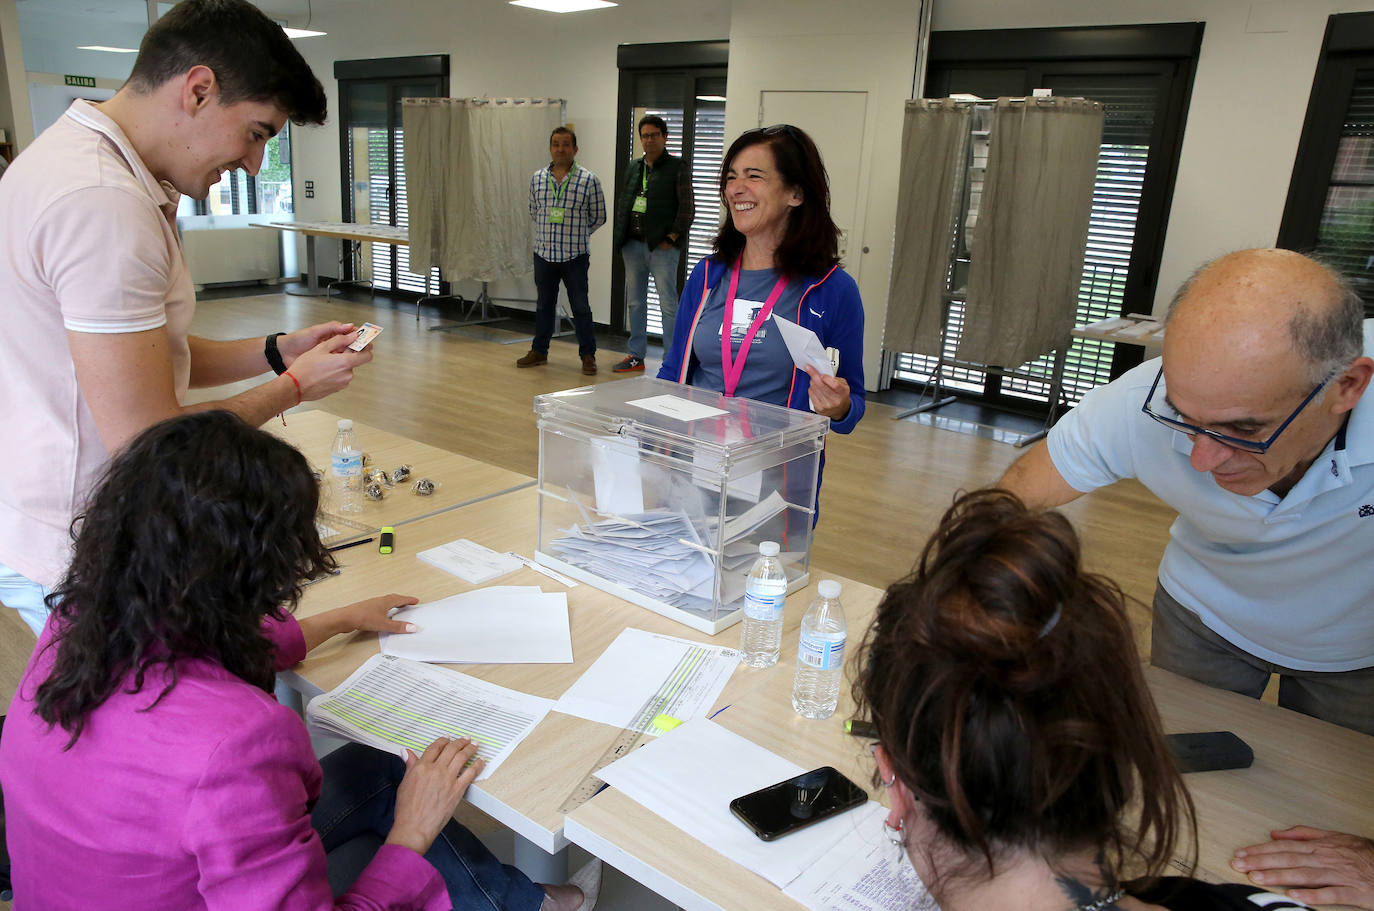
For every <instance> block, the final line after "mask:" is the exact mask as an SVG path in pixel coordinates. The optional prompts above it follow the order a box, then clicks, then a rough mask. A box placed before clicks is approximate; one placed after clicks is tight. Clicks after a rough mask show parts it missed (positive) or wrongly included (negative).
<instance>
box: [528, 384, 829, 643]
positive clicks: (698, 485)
mask: <svg viewBox="0 0 1374 911" xmlns="http://www.w3.org/2000/svg"><path fill="white" fill-rule="evenodd" d="M534 410H535V413H536V414H537V415H538V421H539V494H540V496H539V539H538V541H537V542H536V552H535V559H536V560H538V561H539V562H540V563H542V564H544V565H546V566H550V567H553V568H555V569H558V570H559V571H561V572H565V573H567V574H568V575H571V576H574V577H576V578H578V579H581V580H582V581H584V582H587V583H589V584H591V585H594V586H597V587H598V588H602V589H605V590H606V591H609V592H612V593H613V594H616V595H619V596H620V597H622V598H625V599H626V600H628V601H633V602H634V603H636V604H640V605H643V606H644V607H647V608H649V609H650V610H652V611H655V612H656V613H659V614H662V615H664V616H666V617H671V618H673V619H674V620H678V621H680V622H682V623H685V624H687V625H688V626H691V627H693V628H695V629H699V630H702V631H704V632H708V633H712V634H714V633H717V632H720V631H721V630H723V629H725V628H726V627H728V626H730V625H731V624H733V623H736V622H738V621H739V620H740V619H741V617H742V614H741V610H742V608H743V605H744V579H745V576H746V575H747V574H748V572H749V567H750V566H751V565H752V564H753V562H754V559H755V557H757V555H758V549H759V543H760V542H762V541H776V542H778V546H779V548H780V550H781V559H782V561H783V566H784V568H785V570H786V572H787V580H788V591H789V592H791V591H794V590H796V589H798V588H801V587H803V586H805V585H806V584H807V580H808V578H809V573H810V567H811V529H812V524H813V519H814V517H815V508H816V482H817V477H818V473H819V468H820V458H821V452H822V451H823V449H824V447H825V434H826V431H827V430H828V429H829V423H830V422H829V420H828V419H826V418H825V417H823V416H820V415H816V414H811V413H808V412H804V411H795V410H793V409H790V408H781V407H778V406H775V405H766V404H764V403H762V402H755V401H752V400H750V399H742V398H725V397H724V396H721V395H720V394H718V393H714V392H709V391H707V390H702V389H694V388H692V387H690V386H680V385H678V384H676V383H670V382H666V381H663V380H658V379H653V378H651V377H636V378H634V379H628V380H621V381H619V382H613V383H601V384H599V385H596V386H586V387H583V388H580V389H569V390H565V391H563V392H555V393H550V394H548V395H540V396H536V397H535V400H534Z"/></svg>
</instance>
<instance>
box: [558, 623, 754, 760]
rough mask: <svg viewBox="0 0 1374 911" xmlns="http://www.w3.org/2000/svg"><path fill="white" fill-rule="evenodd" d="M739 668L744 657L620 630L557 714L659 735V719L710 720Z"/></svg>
mask: <svg viewBox="0 0 1374 911" xmlns="http://www.w3.org/2000/svg"><path fill="white" fill-rule="evenodd" d="M737 667H739V652H737V651H735V650H734V649H731V648H723V647H721V646H719V645H705V644H703V643H701V642H692V641H690V640H688V639H679V638H677V637H676V636H664V635H661V634H657V633H650V632H647V631H646V630H642V629H633V628H632V629H626V630H621V632H620V635H619V636H616V638H615V641H614V642H612V643H611V644H610V645H609V646H607V648H606V650H605V651H604V652H602V653H601V657H600V658H597V659H596V661H595V663H593V664H592V666H591V667H589V668H587V670H586V671H585V672H583V674H582V676H581V677H579V678H577V682H576V683H574V684H573V685H572V686H571V687H569V688H568V690H567V692H565V693H564V694H563V696H562V697H561V698H560V699H559V700H558V703H557V704H556V705H555V706H554V711H556V712H562V713H563V714H565V715H576V716H577V717H578V718H586V719H587V720H589V721H599V722H601V723H602V724H609V725H611V726H612V727H618V728H630V729H632V730H637V731H645V732H646V733H648V734H651V735H656V734H657V733H658V730H657V729H656V728H654V727H653V726H652V725H651V724H650V722H652V720H653V719H654V718H656V717H657V716H659V715H668V716H670V717H672V718H676V719H678V720H679V721H686V720H687V719H689V718H699V717H705V716H706V715H707V714H709V713H710V711H711V707H712V706H713V705H714V704H715V701H716V697H717V696H719V695H720V691H721V690H723V689H724V688H725V684H726V683H727V682H728V681H729V679H730V675H731V674H733V673H734V672H735V668H737Z"/></svg>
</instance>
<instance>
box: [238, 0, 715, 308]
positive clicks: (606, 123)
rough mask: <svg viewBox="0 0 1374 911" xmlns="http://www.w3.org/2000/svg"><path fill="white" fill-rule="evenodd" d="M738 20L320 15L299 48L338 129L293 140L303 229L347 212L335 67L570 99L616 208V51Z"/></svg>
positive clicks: (645, 2) (605, 270)
mask: <svg viewBox="0 0 1374 911" xmlns="http://www.w3.org/2000/svg"><path fill="white" fill-rule="evenodd" d="M263 5H264V6H265V7H266V6H267V5H268V4H267V3H264V4H263ZM729 16H730V13H729V3H728V0H691V2H684V3H675V4H666V3H660V2H657V0H623V2H622V3H621V5H620V6H619V7H616V8H614V9H607V10H602V11H595V12H586V13H573V14H568V15H555V14H551V13H544V12H539V11H536V10H530V9H525V8H522V7H514V6H509V5H507V4H506V3H504V2H494V0H485V2H482V3H481V4H478V3H470V2H449V0H408V2H396V3H387V4H382V3H376V2H374V0H342V2H335V3H329V4H323V3H316V4H315V9H314V19H313V22H312V28H318V29H322V30H325V31H327V32H329V34H328V35H327V36H326V37H323V38H307V39H303V40H300V41H298V42H297V47H299V48H300V50H301V53H302V54H304V55H305V57H306V59H307V60H308V61H309V62H310V65H311V66H312V67H313V68H314V70H315V74H316V75H317V76H318V77H319V78H320V81H321V82H323V83H324V85H325V89H326V91H327V92H328V93H329V109H330V117H331V119H330V122H329V123H328V124H327V125H325V126H324V127H321V128H305V129H299V128H298V129H296V130H295V134H294V136H293V137H292V140H293V142H294V144H295V145H294V149H293V167H292V175H293V181H294V196H295V205H296V212H297V216H298V217H299V218H300V220H302V221H336V220H338V219H339V217H340V216H341V214H342V211H343V209H342V201H341V200H340V197H339V190H340V188H339V180H340V171H339V127H338V122H337V120H336V119H335V117H336V115H337V112H338V82H337V81H336V80H335V79H334V78H333V73H334V61H336V60H350V59H362V58H370V57H401V56H410V55H415V54H448V55H449V60H450V75H449V87H450V94H452V95H455V96H469V97H471V96H481V95H492V96H534V97H553V98H565V99H567V102H568V119H569V121H571V122H573V123H574V124H575V125H576V128H577V139H578V146H579V149H580V151H579V155H578V161H579V163H580V164H582V165H583V166H585V167H588V168H590V169H591V170H592V171H594V172H596V174H597V175H598V176H599V177H600V178H601V182H602V186H603V187H604V189H605V190H606V196H607V205H608V206H609V205H610V204H611V200H612V198H613V195H614V187H615V184H616V182H617V179H618V178H617V176H616V174H615V134H616V126H617V118H616V114H617V112H616V92H617V89H618V84H619V70H618V69H617V67H616V45H618V44H621V43H644V42H653V41H697V40H721V39H724V38H725V37H727V35H728V34H729V29H730V19H729ZM293 24H299V23H293ZM305 180H313V181H314V182H315V198H314V199H306V198H305V192H304V184H303V181H305ZM610 248H611V228H610V225H607V226H606V227H605V228H602V229H601V230H600V231H598V232H597V233H596V234H594V235H592V245H591V258H592V268H591V276H590V279H591V288H590V297H591V304H592V313H593V315H594V316H595V318H596V320H597V321H598V322H603V323H604V322H609V321H610V312H611V309H610V307H611V302H610V288H611V268H610V256H611V249H610ZM337 256H338V253H337V248H336V247H334V245H328V244H325V243H321V244H320V252H319V257H320V264H321V265H320V267H321V269H322V270H323V271H325V272H326V273H329V272H333V271H335V270H334V268H333V264H334V263H335V261H336V258H337ZM302 261H303V260H302ZM459 291H460V292H461V293H463V294H465V295H467V296H469V297H471V296H475V294H476V285H475V284H473V285H472V286H471V287H463V286H460V288H459ZM491 293H492V295H493V296H495V297H530V298H532V297H533V296H534V294H533V284H532V282H530V281H529V280H528V279H526V280H523V281H504V282H495V283H493V284H492V288H491ZM529 309H532V307H530V308H529Z"/></svg>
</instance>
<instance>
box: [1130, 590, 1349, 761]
mask: <svg viewBox="0 0 1374 911" xmlns="http://www.w3.org/2000/svg"><path fill="white" fill-rule="evenodd" d="M1153 613H1154V617H1153V619H1152V621H1151V625H1150V637H1151V641H1150V663H1151V664H1153V665H1154V666H1155V667H1162V668H1164V669H1165V670H1166V671H1173V672H1174V673H1175V674H1180V675H1182V676H1184V677H1189V678H1191V679H1193V680H1196V681H1198V682H1199V683H1205V684H1207V685H1208V686H1214V687H1216V688H1218V689H1223V690H1230V691H1231V692H1233V693H1243V694H1244V695H1246V696H1249V697H1251V698H1253V699H1258V698H1259V697H1260V696H1261V695H1262V694H1263V693H1264V688H1265V687H1266V686H1268V685H1269V676H1270V675H1271V674H1278V675H1279V705H1281V706H1283V707H1284V708H1286V709H1292V710H1293V711H1295V712H1302V713H1303V714H1304V715H1311V716H1313V717H1314V718H1320V719H1322V720H1323V721H1330V722H1331V723H1333V724H1339V725H1341V726H1343V727H1347V728H1353V729H1355V730H1357V731H1360V732H1361V733H1365V734H1374V667H1364V668H1359V669H1358V670H1353V671H1340V672H1322V671H1299V670H1294V669H1293V668H1288V667H1283V666H1281V665H1277V664H1273V663H1271V662H1269V661H1264V660H1262V659H1260V658H1256V657H1255V656H1254V655H1252V654H1250V653H1249V652H1247V651H1245V650H1243V649H1240V648H1237V647H1236V646H1234V645H1232V644H1231V643H1230V642H1227V641H1226V640H1225V639H1223V638H1222V637H1221V636H1219V635H1217V634H1216V633H1214V632H1212V630H1210V629H1208V628H1207V626H1206V624H1204V623H1203V622H1202V620H1201V618H1199V617H1198V615H1197V614H1195V613H1193V612H1192V611H1190V610H1189V609H1188V608H1186V607H1184V606H1183V605H1182V604H1179V603H1178V602H1177V601H1175V600H1174V598H1173V596H1172V595H1170V594H1169V593H1168V592H1166V591H1165V590H1164V586H1162V585H1156V586H1155V599H1154V611H1153Z"/></svg>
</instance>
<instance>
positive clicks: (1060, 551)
mask: <svg viewBox="0 0 1374 911" xmlns="http://www.w3.org/2000/svg"><path fill="white" fill-rule="evenodd" d="M859 660H860V667H861V668H862V669H863V670H862V671H861V672H860V675H859V677H858V679H857V680H856V681H855V685H854V696H855V700H856V701H857V702H858V704H859V706H860V710H861V711H865V712H867V713H868V715H869V716H870V717H871V718H872V720H873V725H874V727H875V728H876V731H877V739H878V743H877V744H876V745H875V747H874V755H875V757H876V759H877V764H878V772H877V776H878V781H879V783H881V784H882V785H883V786H884V787H886V788H887V789H888V791H887V793H888V797H889V798H890V800H889V808H890V812H889V814H888V818H887V821H886V822H885V823H884V826H885V828H886V831H887V834H888V837H889V838H890V839H891V840H892V841H893V842H894V843H896V844H899V845H901V846H903V848H904V850H905V851H906V853H907V855H908V856H909V857H910V858H911V862H912V864H913V865H914V866H915V868H916V871H917V872H918V873H919V874H920V876H921V879H922V880H923V881H924V882H925V883H926V884H927V886H928V888H929V889H930V891H931V894H932V895H933V897H934V898H935V900H936V901H937V902H938V903H939V905H940V908H941V909H942V911H974V909H976V911H1000V909H1016V911H1023V909H1026V911H1105V909H1121V911H1145V909H1159V908H1167V909H1176V911H1191V909H1199V911H1201V909H1207V911H1215V909H1228V908H1234V909H1242V908H1250V909H1253V908H1254V907H1255V906H1256V905H1255V904H1252V903H1251V902H1250V901H1249V900H1248V897H1249V896H1251V895H1255V894H1263V892H1262V890H1260V889H1257V888H1255V887H1253V886H1244V885H1235V884H1231V885H1210V884H1206V883H1202V882H1199V881H1197V880H1193V879H1189V878H1185V877H1163V876H1162V875H1161V874H1163V873H1164V871H1165V870H1166V869H1167V867H1168V866H1169V864H1170V862H1171V860H1172V859H1173V858H1174V857H1175V853H1176V849H1177V848H1178V847H1179V846H1180V844H1185V843H1188V839H1190V838H1191V837H1192V833H1193V832H1194V831H1195V829H1196V820H1195V816H1194V811H1193V805H1192V801H1191V799H1190V798H1189V796H1188V793H1187V791H1186V789H1185V788H1184V785H1183V782H1182V779H1181V777H1180V776H1179V773H1178V771H1177V768H1176V767H1175V765H1174V762H1173V758H1172V756H1171V755H1170V753H1169V750H1168V747H1167V745H1166V743H1165V740H1164V735H1163V733H1162V729H1161V726H1160V721H1159V715H1158V713H1157V712H1156V710H1155V706H1154V702H1153V701H1152V699H1151V698H1150V694H1149V691H1148V689H1147V687H1146V684H1145V679H1144V674H1143V673H1142V671H1141V664H1140V658H1139V656H1138V655H1137V653H1136V649H1135V644H1134V642H1133V640H1132V637H1131V630H1130V626H1129V624H1128V622H1127V618H1126V606H1125V599H1124V598H1123V596H1122V594H1121V591H1120V589H1118V588H1117V587H1116V585H1115V584H1114V583H1112V582H1111V581H1109V580H1108V579H1106V578H1104V577H1102V576H1097V575H1093V574H1092V573H1088V572H1085V571H1084V569H1083V566H1082V561H1081V558H1080V552H1079V542H1078V537H1077V535H1076V534H1075V533H1074V531H1073V528H1072V527H1071V526H1070V525H1069V523H1068V520H1066V519H1065V518H1064V517H1063V516H1061V515H1059V514H1058V513H1054V512H1033V511H1031V510H1028V509H1027V508H1026V507H1025V506H1024V505H1023V504H1022V503H1021V501H1020V500H1019V499H1017V498H1016V497H1015V496H1013V495H1012V494H1010V493H1007V492H1006V491H1001V490H982V491H976V492H973V493H969V494H964V495H961V496H959V497H958V498H957V499H956V500H955V502H954V505H953V506H952V507H951V508H950V509H949V511H948V512H946V513H945V516H944V518H943V520H942V521H941V523H940V526H939V528H938V529H937V530H936V531H935V534H934V535H933V536H932V537H931V539H930V541H929V542H928V543H927V544H926V547H925V550H924V551H923V552H922V554H921V559H920V561H919V563H918V564H917V567H916V569H915V571H914V572H913V573H912V574H911V575H910V576H908V577H907V578H906V579H903V580H902V581H900V582H898V583H896V584H895V585H893V586H892V587H891V588H889V589H888V590H887V592H886V594H885V595H884V597H883V600H882V602H881V603H880V604H879V605H878V612H877V616H876V619H875V620H874V623H873V625H872V627H871V628H870V629H869V631H868V634H867V636H866V638H865V642H864V645H863V648H862V651H861V652H860V655H859ZM1192 854H1193V856H1194V857H1195V850H1194V851H1193V852H1192ZM1193 862H1195V861H1193ZM1189 868H1190V869H1191V864H1190V865H1189ZM1258 904H1265V905H1266V906H1267V907H1270V908H1280V907H1290V908H1302V907H1306V906H1305V905H1302V904H1300V903H1290V902H1286V901H1285V900H1284V899H1282V898H1280V897H1278V896H1269V897H1268V900H1267V901H1261V902H1258Z"/></svg>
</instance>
